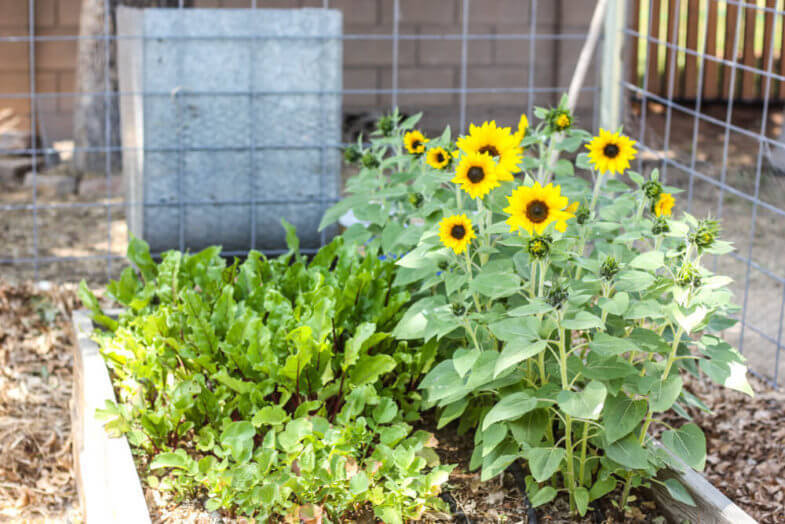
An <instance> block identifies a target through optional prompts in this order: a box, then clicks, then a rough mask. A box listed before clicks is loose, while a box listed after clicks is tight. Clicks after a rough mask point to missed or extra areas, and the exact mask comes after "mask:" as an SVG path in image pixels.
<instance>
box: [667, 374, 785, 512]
mask: <svg viewBox="0 0 785 524" xmlns="http://www.w3.org/2000/svg"><path fill="white" fill-rule="evenodd" d="M749 380H750V384H752V388H753V390H754V391H755V397H754V398H749V397H748V396H746V395H743V394H742V393H738V392H736V391H732V390H730V389H726V388H723V387H721V386H717V385H715V384H713V383H711V382H710V381H708V380H697V379H695V378H693V377H689V376H685V388H686V389H688V390H689V391H690V392H692V393H693V394H694V395H696V396H698V397H699V398H701V399H702V400H703V401H704V402H705V403H706V405H707V406H708V407H709V408H710V409H711V410H712V411H713V413H712V414H708V413H704V412H703V411H700V410H698V409H695V408H692V409H689V410H688V411H689V413H690V415H691V416H692V417H693V418H694V422H695V423H696V424H698V425H699V426H700V427H701V428H703V431H704V432H705V433H706V451H707V454H708V456H707V459H706V470H705V471H704V472H703V473H704V475H705V476H706V478H708V479H709V481H710V482H711V483H712V484H714V486H715V487H717V488H718V489H719V490H720V491H722V492H723V493H724V494H725V495H726V496H727V497H728V498H730V499H731V500H733V501H734V502H735V503H736V504H737V505H738V506H739V507H741V508H742V509H743V510H744V511H746V512H747V513H749V514H750V515H751V516H752V517H753V518H755V519H756V520H757V521H758V522H760V523H761V524H764V523H771V524H779V523H782V522H785V391H782V390H773V389H772V388H771V387H769V385H768V384H766V383H765V382H763V381H761V380H758V379H756V378H754V377H749ZM671 420H672V421H676V420H677V419H676V417H675V416H674V417H672V419H671ZM683 422H684V421H683V420H679V421H677V422H676V423H677V424H682V423H683Z"/></svg>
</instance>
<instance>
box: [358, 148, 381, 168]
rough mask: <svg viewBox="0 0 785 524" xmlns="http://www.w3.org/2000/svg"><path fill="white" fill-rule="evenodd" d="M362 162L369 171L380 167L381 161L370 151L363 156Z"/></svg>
mask: <svg viewBox="0 0 785 524" xmlns="http://www.w3.org/2000/svg"><path fill="white" fill-rule="evenodd" d="M362 162H363V166H365V167H367V168H368V169H374V168H377V167H379V160H378V159H377V158H376V156H374V154H373V153H371V152H370V151H368V152H367V153H365V154H364V155H363V159H362Z"/></svg>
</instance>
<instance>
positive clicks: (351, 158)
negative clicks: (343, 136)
mask: <svg viewBox="0 0 785 524" xmlns="http://www.w3.org/2000/svg"><path fill="white" fill-rule="evenodd" d="M343 159H344V160H346V163H347V164H354V163H355V162H357V161H358V160H360V151H359V150H358V149H357V146H349V147H347V148H346V149H344V150H343Z"/></svg>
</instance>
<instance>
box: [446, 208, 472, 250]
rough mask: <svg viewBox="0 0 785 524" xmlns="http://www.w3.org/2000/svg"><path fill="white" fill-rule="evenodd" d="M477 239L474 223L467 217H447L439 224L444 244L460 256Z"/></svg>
mask: <svg viewBox="0 0 785 524" xmlns="http://www.w3.org/2000/svg"><path fill="white" fill-rule="evenodd" d="M474 237H475V235H474V229H473V228H472V221H471V220H469V219H468V218H466V215H453V216H451V217H445V218H443V219H442V220H441V222H439V238H440V239H441V241H442V243H443V244H444V245H445V246H447V247H449V248H450V249H452V250H453V251H455V254H457V255H460V254H461V253H463V252H464V251H465V250H466V246H468V245H469V244H470V243H471V241H472V239H473V238H474Z"/></svg>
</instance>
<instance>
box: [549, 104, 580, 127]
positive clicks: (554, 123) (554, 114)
mask: <svg viewBox="0 0 785 524" xmlns="http://www.w3.org/2000/svg"><path fill="white" fill-rule="evenodd" d="M545 120H546V121H547V122H548V128H549V129H550V130H551V132H554V131H556V132H561V131H565V130H567V129H569V128H571V127H572V123H573V118H572V114H570V112H569V110H567V109H564V108H561V107H556V108H553V109H551V110H550V111H548V114H547V115H546V117H545Z"/></svg>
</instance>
